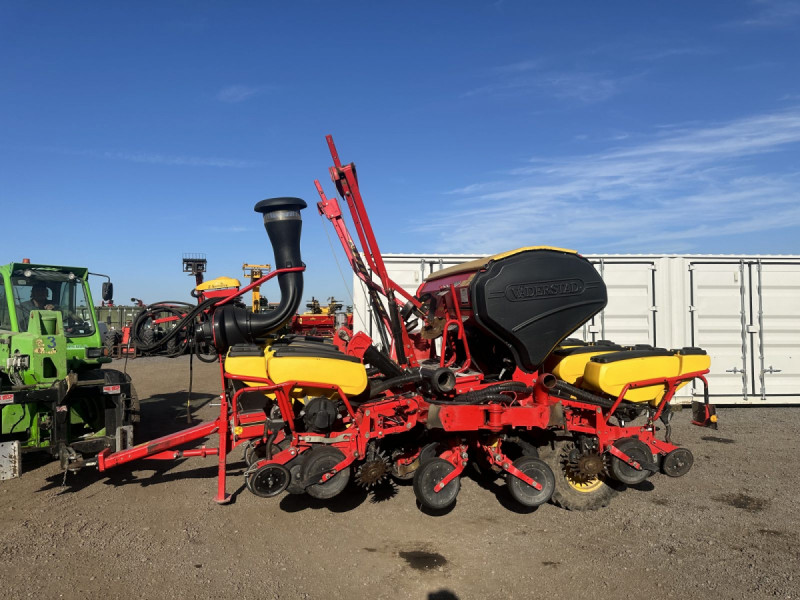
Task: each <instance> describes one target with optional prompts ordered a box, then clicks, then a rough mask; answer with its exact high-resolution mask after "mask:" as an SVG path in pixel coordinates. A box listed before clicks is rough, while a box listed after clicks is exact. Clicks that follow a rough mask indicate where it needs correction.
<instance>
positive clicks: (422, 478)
mask: <svg viewBox="0 0 800 600" xmlns="http://www.w3.org/2000/svg"><path fill="white" fill-rule="evenodd" d="M453 469H455V467H454V466H453V465H452V464H451V463H449V462H448V461H446V460H445V459H443V458H438V457H435V458H431V459H429V460H427V461H425V462H423V463H422V464H420V466H419V468H418V469H417V470H416V471H414V486H413V487H414V495H415V496H416V497H417V500H419V501H420V504H422V505H423V506H424V507H426V508H429V509H431V510H442V509H445V508H447V507H448V506H450V505H451V504H453V502H455V501H456V496H457V495H458V491H459V490H460V489H461V478H460V477H456V478H455V479H453V480H452V481H451V482H450V483H448V484H447V485H446V486H444V488H442V489H441V490H439V491H438V492H437V491H436V489H435V488H436V486H437V485H438V484H439V482H440V481H442V479H444V478H445V477H446V476H447V475H449V474H450V473H451V472H452V471H453Z"/></svg>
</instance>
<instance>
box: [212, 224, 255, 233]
mask: <svg viewBox="0 0 800 600" xmlns="http://www.w3.org/2000/svg"><path fill="white" fill-rule="evenodd" d="M205 229H206V231H211V232H213V233H246V232H248V231H249V232H253V231H258V230H256V229H253V228H252V227H239V226H237V225H231V226H217V225H213V226H210V227H206V228H205Z"/></svg>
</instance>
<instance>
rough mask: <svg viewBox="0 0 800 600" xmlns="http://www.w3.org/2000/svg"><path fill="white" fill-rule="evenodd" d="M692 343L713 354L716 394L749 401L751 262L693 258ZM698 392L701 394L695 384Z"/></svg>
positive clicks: (712, 378)
mask: <svg viewBox="0 0 800 600" xmlns="http://www.w3.org/2000/svg"><path fill="white" fill-rule="evenodd" d="M689 279H690V290H691V292H690V293H691V296H690V306H689V312H690V319H691V330H692V339H691V345H692V346H699V347H701V348H703V349H704V350H705V351H706V352H708V354H709V355H710V356H711V374H710V376H709V391H710V393H711V395H712V396H714V397H719V396H721V397H725V398H729V399H730V400H729V401H731V402H733V401H737V402H738V401H747V399H748V396H749V395H750V394H752V377H751V373H752V368H751V364H750V360H749V354H750V340H749V339H748V338H749V335H750V334H749V333H748V329H750V330H751V332H754V331H755V328H754V327H753V326H752V325H751V323H750V320H749V315H750V287H751V286H750V280H749V267H748V265H746V264H745V262H744V261H740V262H738V263H712V262H694V263H689ZM694 393H695V394H698V395H699V394H701V393H702V387H701V386H697V385H696V386H695V389H694Z"/></svg>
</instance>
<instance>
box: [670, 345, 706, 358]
mask: <svg viewBox="0 0 800 600" xmlns="http://www.w3.org/2000/svg"><path fill="white" fill-rule="evenodd" d="M672 352H674V353H675V354H681V355H683V356H689V355H695V356H697V355H703V354H706V351H705V350H703V349H702V348H696V347H692V346H685V347H683V348H681V349H680V350H673V351H672Z"/></svg>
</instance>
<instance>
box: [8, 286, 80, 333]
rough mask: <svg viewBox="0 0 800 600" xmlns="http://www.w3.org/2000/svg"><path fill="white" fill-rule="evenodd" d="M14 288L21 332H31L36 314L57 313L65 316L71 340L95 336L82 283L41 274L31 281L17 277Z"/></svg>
mask: <svg viewBox="0 0 800 600" xmlns="http://www.w3.org/2000/svg"><path fill="white" fill-rule="evenodd" d="M15 275H16V272H15ZM11 284H12V289H13V294H14V304H15V305H16V308H17V320H18V321H19V328H20V331H26V330H27V329H28V318H29V316H30V312H31V311H32V310H57V311H59V312H60V313H61V314H62V316H63V321H64V333H66V334H67V335H68V336H69V337H80V336H87V335H92V334H93V333H94V323H93V320H92V311H91V307H90V306H89V302H88V300H87V296H86V290H85V288H84V282H83V280H82V279H79V278H77V277H74V276H73V277H70V276H69V274H66V273H54V272H49V271H48V272H41V271H37V272H34V273H33V274H31V275H30V276H27V277H26V276H22V277H17V276H13V277H12V281H11Z"/></svg>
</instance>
